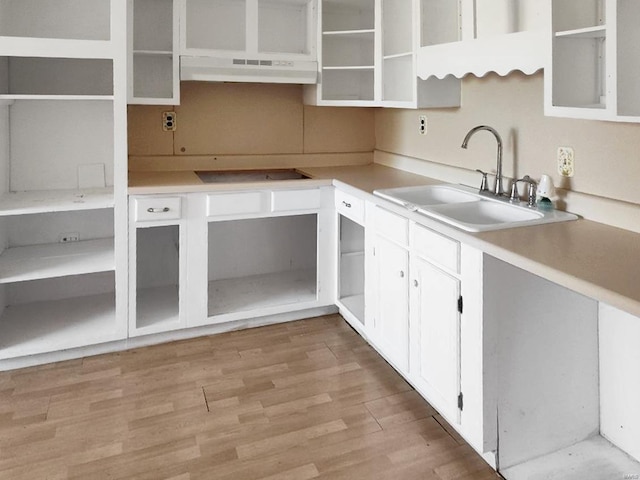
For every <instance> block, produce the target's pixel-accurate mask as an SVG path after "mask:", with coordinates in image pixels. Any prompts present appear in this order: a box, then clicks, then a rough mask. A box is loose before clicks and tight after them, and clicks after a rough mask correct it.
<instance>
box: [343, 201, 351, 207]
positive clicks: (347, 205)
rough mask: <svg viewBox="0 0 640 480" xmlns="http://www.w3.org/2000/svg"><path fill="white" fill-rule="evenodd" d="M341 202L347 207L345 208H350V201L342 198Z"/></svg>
mask: <svg viewBox="0 0 640 480" xmlns="http://www.w3.org/2000/svg"><path fill="white" fill-rule="evenodd" d="M342 204H343V205H344V206H345V207H347V208H351V204H350V203H347V202H345V201H344V200H343V201H342Z"/></svg>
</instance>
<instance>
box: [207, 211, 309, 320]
mask: <svg viewBox="0 0 640 480" xmlns="http://www.w3.org/2000/svg"><path fill="white" fill-rule="evenodd" d="M317 217H318V215H316V214H305V215H291V216H289V215H286V216H278V217H267V218H249V219H239V220H225V221H213V222H209V224H208V244H209V251H208V312H207V315H208V317H210V318H211V317H221V316H224V315H226V314H244V315H246V312H249V311H255V312H258V316H261V315H265V314H266V313H265V312H266V311H268V310H269V308H275V309H278V308H281V307H283V306H287V305H292V304H296V305H309V304H312V303H314V302H316V300H317V298H318V270H319V267H318V254H317V251H318V240H317V238H318V237H317V235H318V233H317V230H318V226H317V222H318V220H317ZM238 238H242V239H244V240H243V242H242V244H238V241H237V239H238ZM222 318H224V317H222Z"/></svg>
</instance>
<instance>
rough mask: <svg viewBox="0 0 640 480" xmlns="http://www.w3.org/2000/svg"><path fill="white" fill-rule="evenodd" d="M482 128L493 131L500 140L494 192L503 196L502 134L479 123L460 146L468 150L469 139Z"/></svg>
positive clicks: (497, 139)
mask: <svg viewBox="0 0 640 480" xmlns="http://www.w3.org/2000/svg"><path fill="white" fill-rule="evenodd" d="M480 130H487V131H488V132H491V133H493V136H494V137H496V141H497V142H498V159H497V166H496V184H495V187H494V189H493V194H494V195H495V196H496V197H501V196H502V195H503V194H504V187H503V184H502V138H500V134H499V133H498V132H496V131H495V130H494V129H493V128H491V127H488V126H486V125H478V126H477V127H473V128H472V129H471V130H469V132H468V133H467V135H466V136H465V137H464V140H463V141H462V145H460V146H461V147H462V148H464V149H465V150H466V148H467V144H468V143H469V139H470V138H471V137H472V136H473V135H474V134H475V133H476V132H479V131H480ZM482 173H483V175H485V174H484V172H482ZM483 178H484V177H483Z"/></svg>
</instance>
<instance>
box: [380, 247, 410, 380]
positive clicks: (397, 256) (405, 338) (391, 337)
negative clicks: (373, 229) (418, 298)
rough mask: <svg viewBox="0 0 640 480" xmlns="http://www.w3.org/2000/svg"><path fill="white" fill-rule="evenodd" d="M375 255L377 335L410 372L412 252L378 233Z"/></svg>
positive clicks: (386, 352)
mask: <svg viewBox="0 0 640 480" xmlns="http://www.w3.org/2000/svg"><path fill="white" fill-rule="evenodd" d="M373 258H374V262H375V266H374V269H375V271H376V273H375V277H374V278H375V280H374V281H375V282H376V298H377V306H376V308H375V313H374V320H373V325H374V329H375V333H374V338H375V342H376V343H377V345H378V346H379V348H380V350H381V351H382V353H383V354H384V355H385V356H386V357H387V359H388V360H389V361H390V362H391V363H392V364H393V365H394V366H395V367H396V368H397V369H398V370H400V371H401V372H403V373H407V372H408V371H409V253H408V252H407V250H406V249H405V248H403V247H401V246H399V245H396V244H394V243H393V242H391V241H390V240H387V239H386V238H385V237H383V236H381V235H377V234H376V238H375V247H374V253H373Z"/></svg>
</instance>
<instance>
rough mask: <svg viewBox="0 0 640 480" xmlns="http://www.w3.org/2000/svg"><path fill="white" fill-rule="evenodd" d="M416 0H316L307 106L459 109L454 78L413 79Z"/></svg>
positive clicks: (457, 82) (415, 77)
mask: <svg viewBox="0 0 640 480" xmlns="http://www.w3.org/2000/svg"><path fill="white" fill-rule="evenodd" d="M419 5H420V4H419V2H418V1H417V0H355V1H350V2H337V1H335V0H320V3H319V7H318V8H319V17H320V20H319V22H320V28H319V33H318V45H319V48H318V56H319V63H320V76H319V81H318V84H317V85H313V86H307V87H305V102H306V103H308V104H312V105H333V106H384V107H400V108H422V107H450V106H458V105H459V104H460V83H459V81H457V80H456V79H445V80H429V81H426V82H425V81H421V80H419V79H418V78H417V74H416V47H417V44H418V40H417V38H418V24H417V21H416V19H417V16H418V8H419Z"/></svg>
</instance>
